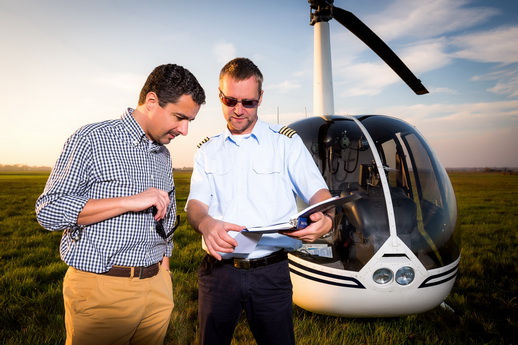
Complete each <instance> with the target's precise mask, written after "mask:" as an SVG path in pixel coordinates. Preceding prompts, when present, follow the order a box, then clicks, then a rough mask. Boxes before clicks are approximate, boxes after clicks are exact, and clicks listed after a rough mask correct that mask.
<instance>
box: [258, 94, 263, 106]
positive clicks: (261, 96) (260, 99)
mask: <svg viewBox="0 0 518 345" xmlns="http://www.w3.org/2000/svg"><path fill="white" fill-rule="evenodd" d="M263 93H264V90H261V94H260V95H259V104H258V105H257V106H260V105H261V103H263Z"/></svg>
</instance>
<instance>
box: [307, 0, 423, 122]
mask: <svg viewBox="0 0 518 345" xmlns="http://www.w3.org/2000/svg"><path fill="white" fill-rule="evenodd" d="M308 2H309V4H310V12H311V21H310V24H311V25H313V26H315V51H318V50H326V49H327V47H325V46H324V45H326V44H327V45H329V26H328V25H322V24H321V23H326V24H327V22H329V20H331V19H332V18H334V19H336V20H337V21H338V22H339V23H340V24H342V25H343V26H344V27H345V28H346V29H348V30H349V31H351V32H352V33H353V34H354V35H356V37H358V38H359V39H360V40H362V41H363V42H364V43H365V44H366V45H367V46H368V47H369V48H371V49H372V51H374V52H375V53H376V54H377V55H378V56H379V57H380V58H381V59H382V60H383V61H385V63H386V64H387V65H389V67H390V68H392V70H393V71H394V72H396V74H397V75H398V76H399V77H400V78H401V79H402V80H403V81H404V82H405V83H406V84H407V85H408V86H409V87H410V88H411V89H412V90H413V91H414V92H415V93H416V94H418V95H424V94H427V93H428V90H427V89H426V88H425V87H424V85H423V84H422V83H421V81H420V80H419V79H417V77H416V76H415V75H414V74H413V73H412V71H410V69H409V68H408V67H407V66H406V65H405V64H404V63H403V61H401V59H400V58H399V57H398V56H397V55H396V54H395V53H394V52H393V51H392V49H390V48H389V47H388V46H387V45H386V44H385V42H383V41H382V40H381V39H380V38H379V37H378V36H377V35H376V34H375V33H374V32H373V31H372V30H371V29H369V27H368V26H367V25H365V24H364V23H363V22H362V21H361V20H360V19H358V18H357V17H356V16H355V15H354V14H352V13H351V12H349V11H346V10H343V9H341V8H339V7H335V6H333V2H334V0H308ZM325 30H327V33H326V32H325ZM321 31H322V33H321ZM317 32H318V33H317ZM324 34H326V35H327V37H326V38H324V37H321V39H319V41H322V42H323V43H319V42H317V36H322V35H324ZM318 45H320V47H319V46H318ZM320 48H325V49H320ZM329 50H330V49H329ZM317 54H320V56H321V57H322V60H317ZM330 55H331V54H330V53H329V57H327V56H326V53H317V52H315V66H318V62H320V61H321V62H322V72H321V73H322V75H321V76H324V77H326V76H329V77H330V76H331V56H330ZM328 59H329V62H327V60H328ZM316 68H318V67H315V84H317V83H320V84H321V85H322V89H323V91H322V92H324V93H325V94H326V95H327V97H329V92H331V95H332V84H331V86H330V88H331V89H329V85H326V84H329V83H332V82H331V81H322V80H319V79H320V78H321V76H320V75H318V76H317V71H316ZM328 70H329V72H328ZM319 73H320V72H319ZM327 73H329V74H328V75H327ZM329 80H331V79H329ZM315 87H316V86H315ZM326 87H327V89H326ZM315 97H316V95H315ZM331 97H332V96H331ZM331 102H332V99H331ZM315 104H317V105H318V104H319V103H318V102H317V103H315ZM315 109H320V108H317V107H315ZM323 114H329V113H326V112H323Z"/></svg>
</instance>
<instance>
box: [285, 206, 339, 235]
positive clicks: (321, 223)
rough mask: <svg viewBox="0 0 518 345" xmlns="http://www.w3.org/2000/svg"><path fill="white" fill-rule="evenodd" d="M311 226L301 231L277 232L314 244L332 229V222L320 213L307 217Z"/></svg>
mask: <svg viewBox="0 0 518 345" xmlns="http://www.w3.org/2000/svg"><path fill="white" fill-rule="evenodd" d="M309 218H310V219H311V224H309V225H308V226H307V227H305V228H304V229H301V230H295V231H279V233H281V234H283V235H286V236H289V237H292V238H296V239H299V240H302V241H305V242H314V241H316V240H317V239H319V238H320V237H322V236H324V235H325V234H327V233H328V232H329V231H331V230H332V229H333V221H332V220H331V218H330V217H328V216H325V215H324V213H322V212H316V213H313V214H312V215H310V216H309Z"/></svg>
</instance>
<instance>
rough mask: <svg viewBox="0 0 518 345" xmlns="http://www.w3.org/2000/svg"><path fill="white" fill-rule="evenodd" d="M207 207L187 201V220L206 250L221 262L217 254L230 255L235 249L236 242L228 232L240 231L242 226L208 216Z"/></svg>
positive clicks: (196, 202) (200, 203)
mask: <svg viewBox="0 0 518 345" xmlns="http://www.w3.org/2000/svg"><path fill="white" fill-rule="evenodd" d="M208 210H209V208H208V206H207V205H205V204H204V203H202V202H200V201H198V200H189V202H188V203H187V218H188V219H189V223H191V225H192V227H193V228H194V229H195V230H196V231H197V232H199V233H200V234H202V235H203V240H204V241H205V245H206V246H207V250H208V251H209V253H210V255H212V256H213V257H214V258H216V259H217V260H221V255H220V254H219V253H218V252H220V253H232V252H233V251H234V248H235V247H237V244H238V243H237V241H236V240H235V239H234V238H232V236H230V235H229V234H228V232H229V231H241V230H243V229H245V227H244V226H241V225H236V224H232V223H227V222H224V221H221V220H217V219H214V218H212V217H211V216H209V214H208Z"/></svg>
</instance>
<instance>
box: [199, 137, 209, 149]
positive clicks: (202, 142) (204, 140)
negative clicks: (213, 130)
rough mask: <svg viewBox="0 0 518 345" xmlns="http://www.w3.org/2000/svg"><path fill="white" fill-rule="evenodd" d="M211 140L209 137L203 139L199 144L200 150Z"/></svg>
mask: <svg viewBox="0 0 518 345" xmlns="http://www.w3.org/2000/svg"><path fill="white" fill-rule="evenodd" d="M209 140H210V138H209V137H206V138H205V139H203V140H202V141H201V143H199V144H198V148H200V147H201V146H202V145H203V144H205V143H206V142H207V141H209Z"/></svg>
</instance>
